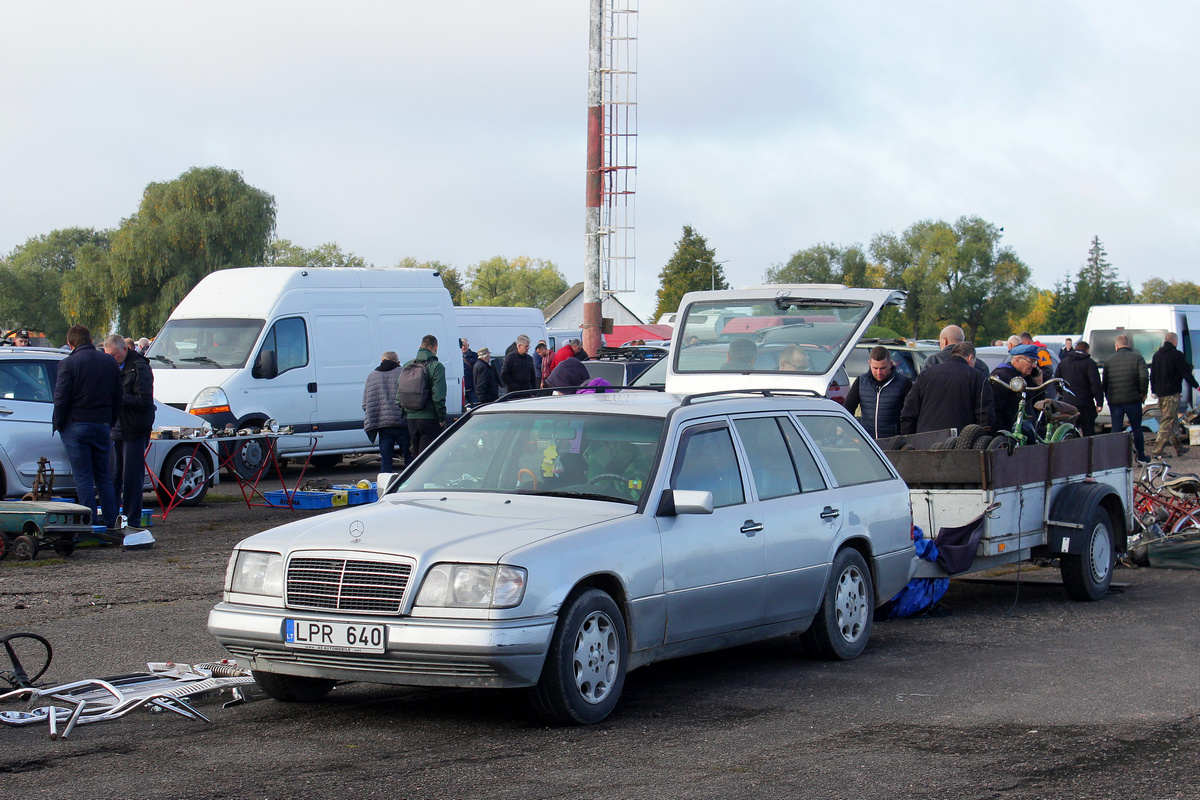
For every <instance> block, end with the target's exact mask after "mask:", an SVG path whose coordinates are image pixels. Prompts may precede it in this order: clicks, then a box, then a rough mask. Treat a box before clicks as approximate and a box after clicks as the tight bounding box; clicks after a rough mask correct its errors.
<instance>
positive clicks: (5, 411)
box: [0, 406, 13, 417]
mask: <svg viewBox="0 0 1200 800" xmlns="http://www.w3.org/2000/svg"><path fill="white" fill-rule="evenodd" d="M11 413H13V410H12V409H11V408H6V407H4V406H0V414H3V415H4V416H6V417H7V416H8V415H9V414H11Z"/></svg>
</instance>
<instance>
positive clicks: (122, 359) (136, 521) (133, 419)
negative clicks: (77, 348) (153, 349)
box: [104, 333, 176, 525]
mask: <svg viewBox="0 0 1200 800" xmlns="http://www.w3.org/2000/svg"><path fill="white" fill-rule="evenodd" d="M104 352H106V353H108V354H109V355H110V356H112V357H113V358H114V359H116V362H117V366H119V367H120V368H121V410H120V411H119V412H117V424H116V425H114V426H113V427H112V441H113V453H114V455H115V456H116V461H117V464H116V466H117V469H116V471H115V472H114V473H113V478H114V480H113V490H114V491H115V492H116V500H117V505H118V506H119V507H120V508H121V510H122V512H123V513H124V514H125V519H126V520H127V521H128V523H129V524H130V525H140V524H141V521H142V494H143V488H144V486H145V483H146V450H147V449H148V448H149V447H150V431H152V430H154V370H152V369H151V368H150V362H149V361H147V360H146V357H145V356H143V355H142V354H141V353H139V352H138V351H137V350H136V349H134V348H132V347H129V345H128V342H126V340H125V337H123V336H120V335H118V334H115V333H114V334H113V335H112V336H109V337H108V338H107V339H105V340H104ZM169 488H171V489H175V488H176V487H174V486H171V487H169Z"/></svg>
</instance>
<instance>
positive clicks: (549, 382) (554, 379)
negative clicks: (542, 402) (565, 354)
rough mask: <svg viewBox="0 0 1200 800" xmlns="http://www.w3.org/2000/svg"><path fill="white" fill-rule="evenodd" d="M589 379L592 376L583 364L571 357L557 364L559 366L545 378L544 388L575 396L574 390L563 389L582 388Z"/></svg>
mask: <svg viewBox="0 0 1200 800" xmlns="http://www.w3.org/2000/svg"><path fill="white" fill-rule="evenodd" d="M591 378H592V376H591V375H590V374H589V373H588V371H587V367H585V366H584V365H583V362H582V361H580V360H579V359H578V358H575V357H574V356H571V357H569V358H564V359H563V360H562V361H561V362H559V365H558V366H557V367H555V368H554V370H553V371H552V372H551V373H550V377H548V378H546V388H548V389H557V390H559V391H560V392H562V393H563V394H575V391H576V390H575V389H574V388H564V387H578V386H583V385H584V384H586V383H587V382H588V381H589V380H591Z"/></svg>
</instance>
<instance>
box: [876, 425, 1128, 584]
mask: <svg viewBox="0 0 1200 800" xmlns="http://www.w3.org/2000/svg"><path fill="white" fill-rule="evenodd" d="M949 433H950V432H949V431H943V432H935V433H926V434H917V435H913V436H909V437H907V440H908V444H909V445H911V446H912V447H913V448H915V449H903V450H887V451H885V452H886V454H887V456H888V458H889V459H891V461H892V463H893V464H894V465H895V466H896V469H897V471H899V473H900V475H901V477H903V478H904V480H905V481H906V482H907V483H908V486H909V497H910V498H911V500H912V511H913V524H915V525H917V526H919V527H920V528H921V529H922V531H924V534H925V537H926V538H930V539H932V538H935V537H936V536H937V534H938V532H939V531H940V530H942V529H944V528H957V527H960V526H966V525H969V524H971V523H972V522H975V521H977V520H980V519H982V533H981V535H980V537H979V545H978V547H977V548H976V550H975V557H974V560H973V561H972V563H971V565H970V567H968V568H967V569H966V570H965V571H964V572H959V573H956V574H967V573H971V572H979V571H982V570H986V569H991V568H993V567H998V566H1003V565H1006V564H1014V563H1017V562H1019V561H1024V560H1026V559H1030V558H1058V559H1059V563H1060V565H1061V569H1062V577H1063V586H1064V587H1065V588H1066V590H1067V594H1068V595H1070V596H1071V597H1072V598H1074V599H1077V600H1098V599H1099V598H1101V597H1103V596H1104V595H1105V594H1106V593H1107V592H1108V587H1109V584H1110V583H1111V582H1112V573H1113V567H1114V564H1115V560H1116V557H1117V556H1118V555H1121V554H1124V553H1125V551H1126V547H1127V543H1128V538H1129V535H1130V530H1131V524H1132V509H1133V470H1132V467H1133V456H1132V450H1131V448H1130V440H1129V435H1128V434H1126V433H1118V434H1106V435H1103V436H1090V437H1085V438H1081V439H1068V440H1066V441H1063V442H1058V443H1056V444H1049V445H1043V444H1034V445H1026V446H1024V447H1017V448H1014V449H1013V450H1012V452H1011V453H1010V452H1009V451H1007V450H1005V449H999V450H931V449H922V448H928V447H931V446H932V445H933V444H934V443H935V442H942V441H945V440H946V438H947V436H948V434H949ZM914 577H919V578H944V577H949V573H947V572H946V570H945V569H944V568H943V567H942V566H941V565H940V564H938V563H937V562H934V561H925V560H922V561H919V562H918V564H917V568H916V572H915V573H914Z"/></svg>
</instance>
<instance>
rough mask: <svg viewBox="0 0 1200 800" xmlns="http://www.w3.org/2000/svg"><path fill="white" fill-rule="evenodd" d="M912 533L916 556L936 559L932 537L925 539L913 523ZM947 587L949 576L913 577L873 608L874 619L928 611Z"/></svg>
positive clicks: (936, 552)
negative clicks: (890, 596) (885, 600)
mask: <svg viewBox="0 0 1200 800" xmlns="http://www.w3.org/2000/svg"><path fill="white" fill-rule="evenodd" d="M912 535H913V546H914V547H916V548H917V557H918V558H923V559H925V560H926V561H937V559H938V547H937V544H936V543H935V542H934V541H933V540H932V539H926V538H925V532H924V531H922V530H921V529H920V528H919V527H917V526H915V525H914V526H913V533H912ZM949 588H950V579H949V578H913V579H912V580H911V581H909V582H908V584H907V585H906V586H905V587H904V588H903V589H901V590H900V592H899V593H898V594H897V595H896V596H895V597H893V598H892V599H891V600H889V601H887V602H886V603H884V604H883V605H882V606H880V607H879V608H877V609H875V619H878V620H884V619H896V618H897V617H911V616H914V615H916V614H920V613H922V612H924V611H928V610H929V609H931V608H933V607H934V606H935V605H937V602H938V601H939V600H941V599H942V595H944V594H946V590H947V589H949Z"/></svg>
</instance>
